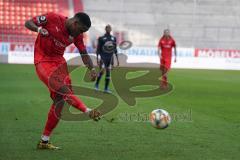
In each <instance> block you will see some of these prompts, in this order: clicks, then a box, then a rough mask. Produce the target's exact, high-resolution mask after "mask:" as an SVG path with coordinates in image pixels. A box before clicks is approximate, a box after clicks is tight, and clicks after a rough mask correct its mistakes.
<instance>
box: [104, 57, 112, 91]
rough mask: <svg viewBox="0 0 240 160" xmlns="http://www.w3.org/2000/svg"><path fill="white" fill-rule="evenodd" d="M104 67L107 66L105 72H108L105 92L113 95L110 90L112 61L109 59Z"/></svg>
mask: <svg viewBox="0 0 240 160" xmlns="http://www.w3.org/2000/svg"><path fill="white" fill-rule="evenodd" d="M104 65H105V70H106V77H105V87H104V92H106V93H111V91H110V90H109V88H108V87H109V83H110V80H111V67H110V65H111V59H107V60H106V61H104Z"/></svg>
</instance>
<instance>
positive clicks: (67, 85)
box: [49, 63, 100, 120]
mask: <svg viewBox="0 0 240 160" xmlns="http://www.w3.org/2000/svg"><path fill="white" fill-rule="evenodd" d="M49 85H50V86H49V87H51V89H53V90H54V92H56V93H57V94H58V95H62V98H63V100H64V101H65V102H67V103H68V104H69V105H71V106H73V107H75V108H76V109H78V110H80V111H82V112H84V113H87V114H89V116H90V118H92V119H94V120H98V119H100V113H99V112H97V111H96V110H92V109H90V108H87V107H86V105H85V104H84V103H83V102H82V101H81V100H80V99H79V98H78V97H77V96H76V95H74V93H73V90H72V85H71V79H70V76H69V73H68V68H67V63H64V64H61V66H58V69H57V71H56V72H54V73H53V74H52V75H51V78H50V80H49ZM93 113H94V114H93ZM92 114H93V115H92Z"/></svg>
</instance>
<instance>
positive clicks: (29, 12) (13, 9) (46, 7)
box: [0, 0, 82, 42]
mask: <svg viewBox="0 0 240 160" xmlns="http://www.w3.org/2000/svg"><path fill="white" fill-rule="evenodd" d="M78 5H80V6H81V3H79V2H78V3H75V4H74V6H78ZM0 8H2V9H1V10H0V33H1V41H3V40H5V41H7V42H15V41H24V42H33V40H34V38H35V37H36V33H33V32H31V31H27V29H26V28H25V27H24V23H25V21H26V20H28V19H30V18H31V17H34V16H37V15H41V14H44V13H46V12H60V13H61V14H63V15H66V16H69V15H68V13H69V12H68V11H69V8H68V1H66V0H38V1H36V0H14V1H13V0H4V1H0ZM80 8H82V7H80ZM25 37H28V38H25Z"/></svg>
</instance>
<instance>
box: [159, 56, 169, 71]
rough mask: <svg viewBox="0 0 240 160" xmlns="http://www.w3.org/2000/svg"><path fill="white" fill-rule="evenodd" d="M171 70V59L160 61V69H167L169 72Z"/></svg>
mask: <svg viewBox="0 0 240 160" xmlns="http://www.w3.org/2000/svg"><path fill="white" fill-rule="evenodd" d="M170 68H171V59H170V58H168V59H166V58H161V60H160V69H167V70H169V69H170Z"/></svg>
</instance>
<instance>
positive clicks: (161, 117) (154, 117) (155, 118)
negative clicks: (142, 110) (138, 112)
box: [150, 109, 171, 129]
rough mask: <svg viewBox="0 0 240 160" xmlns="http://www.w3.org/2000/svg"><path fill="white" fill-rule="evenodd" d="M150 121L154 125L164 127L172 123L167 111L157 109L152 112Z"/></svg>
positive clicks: (159, 127)
mask: <svg viewBox="0 0 240 160" xmlns="http://www.w3.org/2000/svg"><path fill="white" fill-rule="evenodd" d="M150 121H151V124H152V126H153V127H155V128H158V129H164V128H167V127H168V125H169V124H170V123H171V117H170V115H169V113H168V112H167V111H165V110H163V109H155V110H153V111H152V112H151V114H150Z"/></svg>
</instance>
